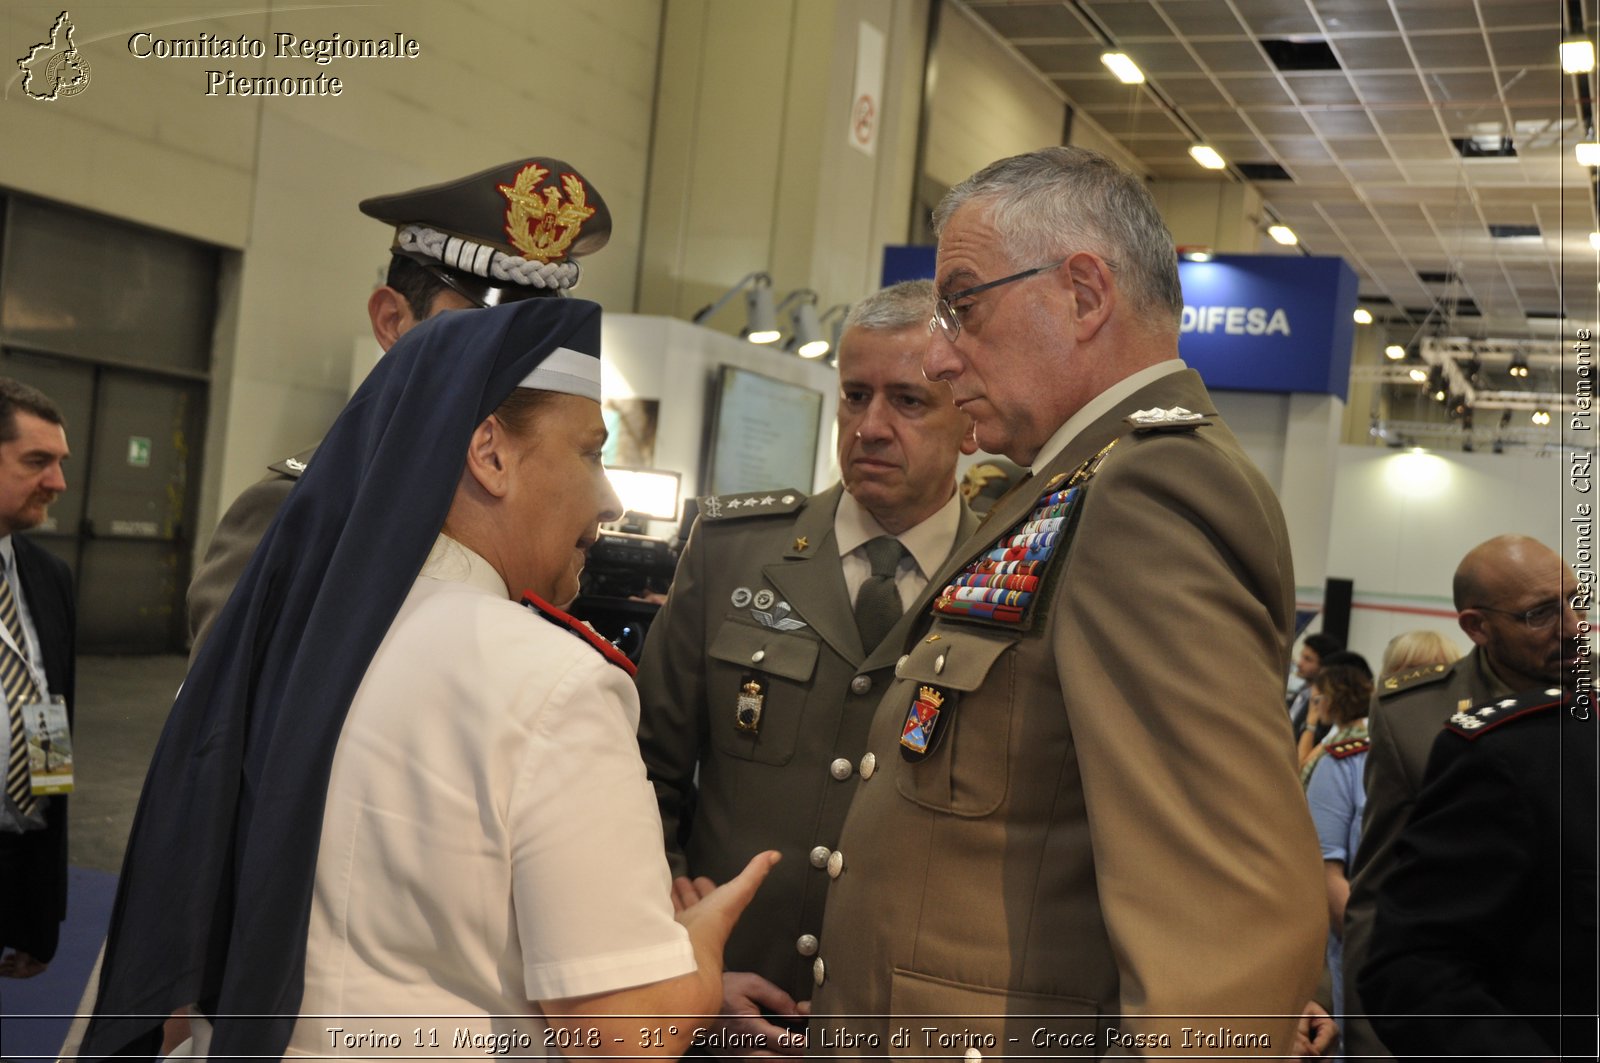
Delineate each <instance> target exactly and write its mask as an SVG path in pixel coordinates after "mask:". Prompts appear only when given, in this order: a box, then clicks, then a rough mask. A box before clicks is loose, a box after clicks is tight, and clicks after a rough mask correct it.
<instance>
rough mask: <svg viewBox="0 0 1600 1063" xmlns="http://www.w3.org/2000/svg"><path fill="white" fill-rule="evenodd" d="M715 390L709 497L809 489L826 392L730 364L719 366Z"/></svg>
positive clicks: (708, 478) (708, 479) (814, 466)
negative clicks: (778, 489) (790, 488)
mask: <svg viewBox="0 0 1600 1063" xmlns="http://www.w3.org/2000/svg"><path fill="white" fill-rule="evenodd" d="M714 387H715V394H714V395H713V402H712V415H711V444H710V462H709V465H710V468H709V469H708V471H707V475H706V477H705V482H706V484H707V485H708V488H707V493H709V494H713V495H726V494H737V493H739V492H742V491H770V490H776V489H777V488H780V487H793V488H797V489H799V490H801V491H810V490H811V484H812V477H813V476H814V475H815V474H816V464H817V435H818V433H819V432H820V431H821V428H822V393H821V392H820V391H816V390H814V389H812V388H808V387H806V386H805V385H803V384H790V383H788V382H787V381H783V380H775V379H773V378H772V377H769V376H764V375H763V374H761V373H753V372H751V371H750V370H748V369H740V368H737V367H736V366H731V365H723V366H720V367H718V370H717V377H716V381H715V385H714Z"/></svg>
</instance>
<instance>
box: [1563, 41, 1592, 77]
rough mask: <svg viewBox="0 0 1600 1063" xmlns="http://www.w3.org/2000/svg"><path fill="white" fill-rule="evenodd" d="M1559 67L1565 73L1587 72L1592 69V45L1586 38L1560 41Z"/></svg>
mask: <svg viewBox="0 0 1600 1063" xmlns="http://www.w3.org/2000/svg"><path fill="white" fill-rule="evenodd" d="M1561 69H1562V71H1563V72H1564V73H1567V74H1587V73H1588V72H1589V71H1591V70H1593V69H1594V45H1593V44H1592V43H1591V42H1589V41H1586V40H1572V41H1562V42H1561Z"/></svg>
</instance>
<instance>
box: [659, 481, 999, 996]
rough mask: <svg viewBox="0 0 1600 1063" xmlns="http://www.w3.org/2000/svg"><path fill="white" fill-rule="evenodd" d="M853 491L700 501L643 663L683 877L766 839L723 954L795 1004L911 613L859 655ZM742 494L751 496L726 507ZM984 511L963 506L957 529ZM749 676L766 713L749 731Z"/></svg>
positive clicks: (718, 871)
mask: <svg viewBox="0 0 1600 1063" xmlns="http://www.w3.org/2000/svg"><path fill="white" fill-rule="evenodd" d="M842 494H843V488H841V487H839V486H837V485H835V486H834V487H833V488H831V489H829V490H827V491H824V492H823V493H822V494H820V495H816V496H814V497H811V498H806V497H805V496H804V495H801V494H799V492H784V491H775V492H765V493H758V494H755V495H743V496H725V497H723V498H721V499H719V502H718V506H717V507H716V510H717V511H716V514H715V515H713V514H712V512H711V508H710V507H708V506H705V505H702V510H701V518H700V521H699V523H698V524H697V525H696V526H695V531H694V534H693V536H691V538H690V541H689V544H688V546H687V547H686V548H685V550H684V556H683V558H682V560H681V561H680V562H679V564H678V572H677V575H676V576H675V577H674V579H673V584H672V593H671V595H670V596H669V597H668V599H667V603H666V605H665V606H663V607H662V610H661V612H660V614H659V615H658V616H657V617H656V619H655V621H654V623H652V625H651V627H650V634H649V637H648V639H647V640H646V642H645V649H644V654H643V657H642V659H641V662H640V670H639V676H638V686H639V701H640V723H639V744H640V749H641V751H642V752H643V754H644V760H645V766H646V768H647V769H648V770H649V773H650V779H651V781H652V783H653V784H654V785H655V788H656V794H657V797H658V798H659V800H660V803H661V820H662V825H663V827H664V828H665V832H666V843H667V856H668V860H669V862H670V863H671V865H672V871H673V874H675V875H683V874H688V875H705V876H708V877H709V878H711V879H712V880H713V881H716V882H723V881H726V880H727V879H729V878H731V877H732V876H733V875H735V874H737V873H738V872H739V870H740V869H741V868H743V867H744V865H745V863H746V862H747V861H748V860H749V859H750V857H752V856H754V855H755V854H756V853H758V852H760V851H761V850H763V849H777V850H779V851H780V852H782V853H783V860H782V862H781V863H779V864H778V866H777V867H776V868H774V869H773V871H772V873H771V875H770V876H768V878H767V881H766V883H765V884H763V886H762V887H761V892H760V893H758V894H757V895H756V899H755V901H754V902H753V903H752V904H751V905H750V907H749V909H748V910H747V911H746V912H745V914H744V917H743V918H742V919H741V920H740V921H739V925H738V927H737V928H736V929H735V931H734V933H733V937H732V938H731V939H730V940H729V942H728V947H727V951H726V954H725V965H726V969H727V970H729V971H755V972H756V973H758V974H760V975H762V976H763V977H764V978H766V979H768V980H769V981H771V982H773V983H774V984H776V985H778V986H781V987H782V988H784V989H785V990H787V991H788V992H789V993H790V994H792V995H793V996H794V998H795V999H796V1000H809V999H810V997H811V956H812V955H813V954H814V953H815V951H816V940H817V935H818V934H819V933H820V932H821V930H822V909H823V904H824V902H825V900H826V898H827V883H828V856H829V854H830V853H831V852H832V851H833V849H834V847H835V846H837V844H838V839H839V829H840V827H841V825H842V824H843V823H844V815H845V810H846V808H848V807H849V803H850V797H851V795H852V794H853V793H854V792H855V788H856V780H857V768H858V764H859V761H860V759H861V754H862V752H863V751H864V750H865V748H866V732H867V724H868V722H869V721H870V720H871V717H872V710H873V708H874V707H875V706H876V705H877V703H878V698H879V696H880V695H881V694H882V693H883V689H884V687H885V686H886V685H887V683H888V682H889V680H890V679H891V678H892V669H893V667H894V663H895V659H896V658H897V657H898V655H899V652H900V650H899V647H900V644H901V642H903V641H904V630H905V628H906V627H907V626H909V624H910V619H909V614H908V616H907V617H903V618H902V620H901V626H900V627H899V628H898V629H896V630H895V631H892V632H891V633H890V634H889V635H888V636H887V637H886V638H885V640H884V643H883V645H882V646H881V647H879V648H878V650H877V652H875V653H873V654H871V655H870V656H868V655H866V654H864V653H863V651H862V647H861V636H860V634H859V633H858V632H857V630H856V623H855V616H854V613H853V611H852V609H851V603H850V597H849V594H848V592H847V591H846V589H845V582H844V575H843V573H842V571H841V569H840V561H839V551H838V547H837V545H836V544H835V541H834V536H833V519H834V511H835V510H836V509H837V508H838V505H839V499H840V496H841V495H842ZM786 495H787V496H789V498H790V501H788V502H785V496H786ZM745 499H754V500H755V502H756V504H755V505H741V506H739V508H735V509H729V508H728V503H729V502H730V501H739V502H743V501H744V500H745ZM977 524H978V521H977V518H976V517H974V516H973V515H972V513H971V512H970V511H969V510H968V509H967V508H966V506H965V505H963V506H962V509H961V520H960V523H959V525H958V527H957V532H956V540H955V541H956V542H958V543H959V542H961V541H962V540H964V539H966V537H967V536H968V535H970V534H971V533H972V532H973V531H974V530H975V529H976V528H977ZM952 545H953V544H952ZM749 681H754V682H755V683H756V685H757V687H758V690H759V693H758V694H755V695H753V696H755V697H759V699H760V719H759V722H758V725H757V727H756V729H755V730H740V729H739V727H738V726H737V724H736V720H735V714H736V712H737V711H738V709H739V702H740V695H741V691H742V688H743V686H744V685H745V683H746V682H749ZM697 770H698V777H697ZM814 854H815V855H814Z"/></svg>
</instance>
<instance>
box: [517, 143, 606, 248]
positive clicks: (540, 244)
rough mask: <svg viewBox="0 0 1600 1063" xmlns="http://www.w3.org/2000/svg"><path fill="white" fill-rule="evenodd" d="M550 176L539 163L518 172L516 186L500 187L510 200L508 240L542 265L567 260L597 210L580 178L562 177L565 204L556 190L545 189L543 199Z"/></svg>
mask: <svg viewBox="0 0 1600 1063" xmlns="http://www.w3.org/2000/svg"><path fill="white" fill-rule="evenodd" d="M549 173H550V171H549V170H546V169H545V168H544V167H543V166H540V165H539V164H538V163H536V162H530V163H529V164H528V165H526V166H524V167H523V168H522V169H520V170H518V171H517V176H516V180H515V182H514V183H512V184H509V185H499V186H498V187H499V189H500V194H501V195H503V196H505V197H506V238H507V239H509V240H510V241H511V245H512V246H513V247H515V248H516V249H517V250H518V251H521V252H522V253H523V254H524V255H525V256H527V257H528V258H531V259H534V260H536V261H538V262H551V261H554V260H556V259H559V258H562V257H563V256H565V255H566V253H567V248H568V247H570V246H572V241H574V240H576V239H577V238H578V233H579V232H580V231H581V230H582V229H583V223H584V222H586V221H588V220H589V218H590V216H592V215H593V214H594V208H593V207H591V206H589V190H588V189H587V188H585V187H584V185H583V179H582V178H580V177H578V175H576V174H570V173H564V174H562V175H561V187H562V188H563V189H565V190H566V193H567V194H566V198H565V200H563V198H562V196H561V192H560V190H558V189H555V188H546V189H544V190H543V195H542V196H541V195H540V189H539V184H540V182H542V181H543V180H544V179H545V177H546V176H547V175H548V174H549Z"/></svg>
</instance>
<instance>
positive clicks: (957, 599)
mask: <svg viewBox="0 0 1600 1063" xmlns="http://www.w3.org/2000/svg"><path fill="white" fill-rule="evenodd" d="M1115 445H1116V440H1115V439H1113V440H1112V441H1111V442H1110V443H1107V444H1106V445H1105V446H1104V447H1103V448H1101V450H1100V451H1099V453H1097V454H1095V455H1094V457H1092V458H1090V459H1089V460H1088V461H1086V462H1084V463H1083V464H1082V465H1080V466H1078V468H1077V469H1076V470H1075V471H1074V472H1073V473H1072V475H1071V476H1070V477H1068V478H1067V480H1066V484H1065V486H1064V487H1062V486H1061V478H1060V477H1054V478H1052V479H1051V480H1050V482H1049V484H1047V485H1046V486H1045V489H1044V490H1045V493H1044V494H1043V495H1042V496H1040V498H1039V499H1038V501H1037V502H1035V503H1034V508H1033V510H1032V511H1031V512H1030V513H1029V514H1028V515H1027V516H1026V517H1024V518H1023V519H1022V520H1020V521H1018V522H1017V523H1016V524H1013V525H1012V526H1011V527H1010V528H1008V529H1007V530H1006V532H1005V534H1004V535H1001V536H1000V537H999V538H998V539H997V540H995V541H994V542H993V543H992V544H990V547H989V549H987V550H985V551H983V552H982V553H980V554H978V556H977V557H975V558H973V559H972V560H971V561H969V562H968V563H967V566H966V567H965V568H963V569H962V570H961V571H960V572H958V573H956V575H955V578H954V579H952V580H951V581H950V582H949V583H948V584H946V585H945V587H944V589H943V590H941V591H940V592H939V595H938V597H936V598H935V599H934V601H933V612H934V614H935V615H936V616H947V617H952V618H956V619H961V620H973V621H978V622H980V623H984V624H995V625H1000V626H1002V627H1009V628H1023V627H1028V626H1030V625H1031V623H1032V620H1033V616H1034V614H1035V609H1034V606H1035V604H1036V603H1037V602H1038V601H1039V600H1040V596H1041V593H1042V587H1043V585H1044V582H1045V580H1046V578H1047V577H1048V576H1049V575H1051V574H1052V573H1053V572H1054V571H1056V569H1057V567H1058V566H1057V564H1056V563H1057V562H1058V561H1059V560H1060V559H1061V558H1062V557H1065V556H1066V544H1067V543H1068V542H1070V541H1071V539H1072V533H1073V531H1074V529H1075V528H1076V527H1077V518H1078V512H1079V510H1080V508H1081V503H1082V499H1083V493H1084V491H1085V490H1087V488H1088V483H1089V481H1090V480H1091V479H1092V478H1093V477H1094V474H1095V470H1097V469H1098V468H1099V467H1100V463H1101V462H1102V461H1104V460H1105V456H1106V455H1107V454H1109V453H1110V452H1111V448H1112V447H1113V446H1115Z"/></svg>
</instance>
